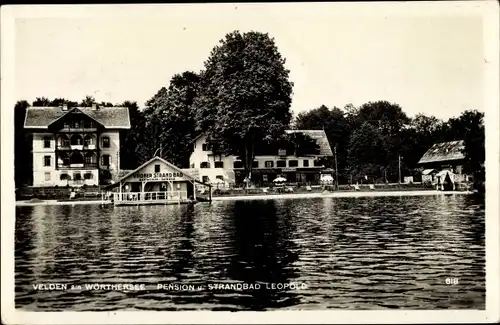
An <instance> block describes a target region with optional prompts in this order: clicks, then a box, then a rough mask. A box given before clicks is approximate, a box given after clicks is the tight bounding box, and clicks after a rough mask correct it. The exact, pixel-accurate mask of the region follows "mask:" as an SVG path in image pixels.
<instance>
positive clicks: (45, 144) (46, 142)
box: [43, 136, 52, 148]
mask: <svg viewBox="0 0 500 325" xmlns="http://www.w3.org/2000/svg"><path fill="white" fill-rule="evenodd" d="M50 140H52V137H50V136H45V137H43V147H44V148H50Z"/></svg>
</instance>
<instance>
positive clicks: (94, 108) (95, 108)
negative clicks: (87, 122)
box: [92, 103, 99, 111]
mask: <svg viewBox="0 0 500 325" xmlns="http://www.w3.org/2000/svg"><path fill="white" fill-rule="evenodd" d="M92 109H93V110H94V111H96V110H98V109H99V106H98V105H97V104H96V103H92Z"/></svg>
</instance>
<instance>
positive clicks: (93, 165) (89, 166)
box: [57, 163, 97, 169]
mask: <svg viewBox="0 0 500 325" xmlns="http://www.w3.org/2000/svg"><path fill="white" fill-rule="evenodd" d="M57 169H97V163H87V164H82V163H80V164H66V165H64V164H58V165H57Z"/></svg>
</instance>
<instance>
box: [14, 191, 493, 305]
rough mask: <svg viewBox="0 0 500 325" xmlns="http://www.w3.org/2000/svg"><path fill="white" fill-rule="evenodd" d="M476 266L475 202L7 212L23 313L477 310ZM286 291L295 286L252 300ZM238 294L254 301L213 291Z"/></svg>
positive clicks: (479, 271) (479, 229)
mask: <svg viewBox="0 0 500 325" xmlns="http://www.w3.org/2000/svg"><path fill="white" fill-rule="evenodd" d="M484 266H485V251H484V201H481V199H478V198H475V197H472V196H465V195H456V196H454V195H452V196H419V197H372V198H314V199H311V198H308V199H293V200H290V199H288V200H284V199H280V200H266V201H258V200H252V201H235V202H230V201H221V202H214V203H212V204H198V205H196V206H194V207H190V206H147V207H146V206H144V207H120V208H109V207H99V206H95V205H92V206H90V205H89V206H86V205H79V206H73V207H71V206H47V207H43V206H35V207H19V208H16V236H15V283H16V301H15V302H16V307H19V308H24V309H26V310H33V311H42V310H43V311H59V310H77V311H94V310H102V311H112V310H234V311H237V310H276V309H314V310H318V309H330V308H335V309H360V310H363V309H393V308H406V309H444V308H447V309H464V308H474V309H484V307H485V270H484ZM448 277H457V278H458V279H459V283H460V284H459V285H455V286H454V285H447V284H446V283H445V280H446V278H448ZM289 282H297V283H303V284H305V285H306V286H305V287H304V288H299V289H297V288H281V289H279V288H278V289H277V288H274V289H263V288H265V287H266V284H276V283H289ZM37 283H67V284H70V285H71V284H82V285H83V284H85V283H115V284H116V283H144V284H147V285H148V288H147V290H144V291H138V292H127V291H116V290H115V291H111V290H97V291H89V290H83V291H72V290H64V291H35V290H34V289H33V284H37ZM157 283H163V284H186V285H193V286H196V290H175V289H169V290H163V289H162V290H159V289H157V287H156V284H157ZM243 283H247V284H256V283H257V284H260V285H261V289H254V290H238V289H234V288H232V289H231V288H229V289H220V290H219V289H214V288H211V287H210V284H233V285H235V284H243Z"/></svg>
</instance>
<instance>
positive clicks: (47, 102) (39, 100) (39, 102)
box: [33, 97, 51, 107]
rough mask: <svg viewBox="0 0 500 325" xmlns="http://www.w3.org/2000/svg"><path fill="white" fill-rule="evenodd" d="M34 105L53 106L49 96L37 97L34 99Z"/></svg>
mask: <svg viewBox="0 0 500 325" xmlns="http://www.w3.org/2000/svg"><path fill="white" fill-rule="evenodd" d="M33 106H35V107H42V106H51V103H50V100H49V99H48V98H47V97H37V98H36V100H34V101H33Z"/></svg>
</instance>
